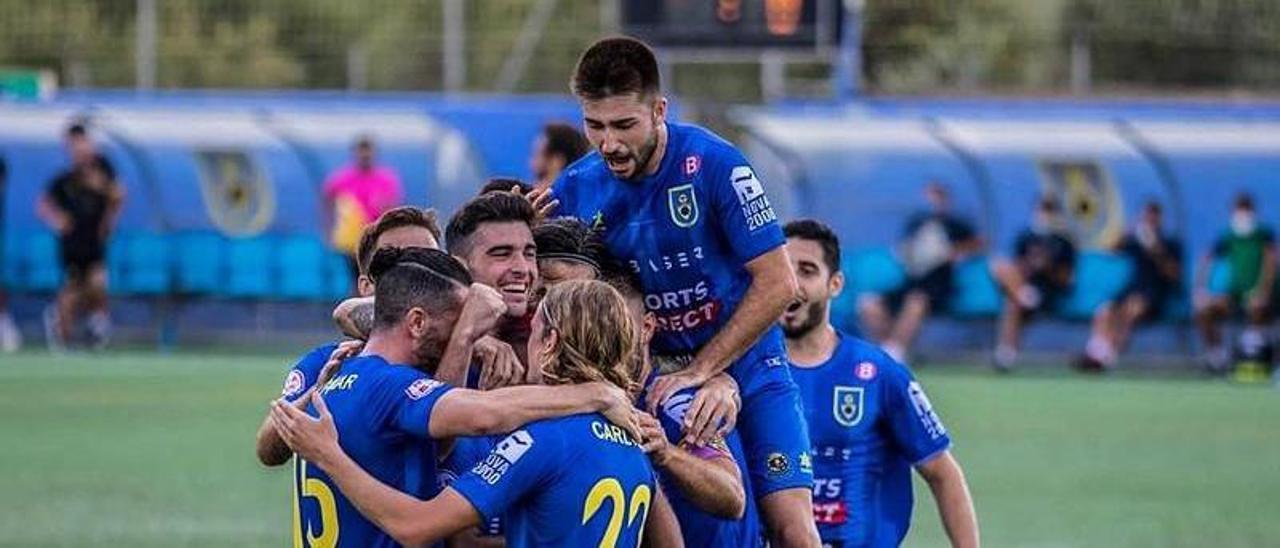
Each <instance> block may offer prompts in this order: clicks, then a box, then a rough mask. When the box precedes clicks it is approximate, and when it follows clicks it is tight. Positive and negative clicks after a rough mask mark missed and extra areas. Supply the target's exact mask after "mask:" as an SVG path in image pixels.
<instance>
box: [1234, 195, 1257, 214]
mask: <svg viewBox="0 0 1280 548" xmlns="http://www.w3.org/2000/svg"><path fill="white" fill-rule="evenodd" d="M1235 209H1247V210H1249V211H1254V207H1253V196H1250V195H1249V193H1248V192H1241V193H1239V194H1236V202H1235Z"/></svg>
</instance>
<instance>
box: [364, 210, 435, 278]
mask: <svg viewBox="0 0 1280 548" xmlns="http://www.w3.org/2000/svg"><path fill="white" fill-rule="evenodd" d="M406 226H417V227H422V228H425V229H427V231H428V232H430V233H431V236H432V237H433V238H435V239H436V241H437V242H439V241H440V223H439V221H438V220H436V211H435V210H434V209H422V208H419V207H414V206H400V207H397V208H392V209H388V210H387V211H386V212H384V213H383V214H382V215H380V216H378V220H376V221H374V222H373V224H371V225H369V226H367V227H365V229H364V232H363V233H361V234H360V243H359V245H357V246H356V266H357V267H359V268H360V271H361V272H364V273H366V274H368V273H369V262H370V261H371V260H372V259H373V255H374V251H377V247H378V238H381V237H382V235H383V234H385V233H387V232H389V231H391V230H394V229H397V228H402V227H406Z"/></svg>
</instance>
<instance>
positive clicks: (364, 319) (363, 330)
mask: <svg viewBox="0 0 1280 548" xmlns="http://www.w3.org/2000/svg"><path fill="white" fill-rule="evenodd" d="M351 327H352V328H354V329H355V330H356V332H358V333H359V334H360V336H361V337H362V338H366V339H367V338H369V333H370V332H372V331H373V303H371V302H369V303H360V304H359V305H358V306H356V307H355V308H354V309H352V310H351Z"/></svg>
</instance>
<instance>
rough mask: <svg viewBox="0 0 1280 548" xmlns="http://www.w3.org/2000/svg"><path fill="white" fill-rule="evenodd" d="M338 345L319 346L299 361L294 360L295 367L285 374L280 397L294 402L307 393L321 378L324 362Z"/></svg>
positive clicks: (326, 361)
mask: <svg viewBox="0 0 1280 548" xmlns="http://www.w3.org/2000/svg"><path fill="white" fill-rule="evenodd" d="M337 347H338V345H337V344H332V343H330V344H326V345H322V346H318V347H316V348H315V349H314V350H312V351H310V352H307V353H306V354H303V355H302V357H300V358H298V361H296V362H294V364H293V367H291V368H289V372H288V373H287V374H285V377H284V387H283V388H282V389H281V391H280V397H282V398H284V399H285V401H290V402H292V401H294V400H297V399H298V397H299V396H301V395H303V394H305V393H306V392H307V390H308V389H309V388H311V386H312V385H314V384H315V383H316V380H317V379H319V378H320V370H321V369H324V364H325V363H328V361H329V355H330V354H333V350H334V349H335V348H337Z"/></svg>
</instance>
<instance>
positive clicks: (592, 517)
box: [272, 280, 678, 547]
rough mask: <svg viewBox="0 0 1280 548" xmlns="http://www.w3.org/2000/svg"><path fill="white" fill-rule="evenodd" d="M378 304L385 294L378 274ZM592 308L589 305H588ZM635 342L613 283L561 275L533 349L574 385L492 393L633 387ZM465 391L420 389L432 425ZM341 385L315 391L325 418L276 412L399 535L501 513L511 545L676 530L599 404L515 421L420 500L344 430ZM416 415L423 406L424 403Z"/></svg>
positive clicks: (432, 536)
mask: <svg viewBox="0 0 1280 548" xmlns="http://www.w3.org/2000/svg"><path fill="white" fill-rule="evenodd" d="M377 305H378V306H379V308H381V307H382V306H383V301H382V291H381V286H379V298H378V301H377ZM584 310H590V311H592V314H590V315H587V314H582V313H581V311H584ZM379 317H382V315H381V314H379ZM372 344H373V341H370V345H372ZM635 344H636V343H635V337H634V330H633V327H632V325H631V320H630V318H629V316H628V314H627V310H626V305H625V304H624V303H623V301H622V297H621V296H620V295H618V292H617V291H615V290H613V289H612V288H611V287H609V286H608V285H607V284H604V283H603V282H598V281H594V280H575V281H570V282H565V283H563V284H561V285H559V286H556V287H554V288H552V289H551V290H550V291H548V293H547V296H546V298H545V299H544V300H543V301H542V303H541V304H540V305H539V307H538V310H537V313H536V314H535V315H534V318H533V326H532V336H531V337H530V340H529V349H528V350H529V355H530V356H532V357H534V358H535V359H536V360H537V363H539V364H540V365H541V366H542V370H543V372H544V373H545V374H546V375H547V376H548V378H549V379H553V380H554V381H555V382H557V383H559V384H562V385H568V386H560V387H557V388H554V389H549V388H540V387H517V388H506V389H502V390H496V391H493V392H488V393H487V394H498V393H500V392H508V393H511V391H516V390H525V391H530V390H531V391H534V392H540V393H545V394H549V393H551V391H552V390H567V389H573V388H580V387H581V386H582V385H583V383H587V384H597V383H598V382H599V381H604V382H606V383H609V384H611V385H612V386H614V387H615V389H617V388H623V389H630V388H632V386H633V384H634V381H632V379H631V378H630V376H629V372H628V371H627V367H626V366H627V363H628V361H627V360H628V357H629V356H631V355H632V353H633V352H634V350H635ZM340 378H341V377H338V378H335V381H337V380H339V379H340ZM459 392H460V391H459V390H448V389H447V388H444V387H431V388H429V389H427V390H426V391H425V394H424V395H423V397H422V400H424V401H426V400H433V401H434V402H435V404H434V405H435V410H434V411H432V412H430V413H429V414H428V416H429V424H430V427H431V428H432V429H433V430H434V429H435V428H436V425H437V422H440V423H441V424H442V425H443V423H444V421H443V420H440V419H438V417H440V416H441V414H442V413H443V412H445V409H446V408H447V406H448V404H449V403H450V398H451V397H456V396H454V394H457V393H459ZM342 395H343V393H342V392H336V391H330V392H329V393H328V394H327V395H326V396H325V398H320V397H315V398H313V400H314V401H315V403H316V406H317V407H318V408H319V411H320V420H319V421H316V420H313V419H311V418H309V417H307V416H305V415H303V414H302V413H300V412H298V411H297V410H295V409H293V408H292V407H290V406H287V405H277V406H275V407H274V408H273V409H272V418H273V420H274V421H276V425H277V427H278V428H279V429H280V430H281V432H283V433H284V436H285V439H286V440H288V441H289V443H290V445H291V446H292V447H293V448H294V449H295V450H297V451H298V452H299V454H301V455H304V456H306V457H307V459H308V460H309V461H310V462H313V463H315V464H317V465H318V466H319V467H320V468H321V469H323V470H324V471H325V472H327V474H328V476H327V477H328V478H329V479H330V480H331V481H332V482H333V483H335V484H336V485H337V486H338V487H339V488H340V489H341V491H342V493H343V495H345V498H347V499H349V500H351V501H352V502H353V503H354V504H355V505H356V506H357V507H358V508H359V509H360V511H361V512H362V513H364V515H366V516H367V517H368V518H369V519H370V520H372V521H373V522H374V523H376V524H377V526H378V527H380V528H382V529H383V530H384V531H387V532H388V533H390V535H391V536H392V537H393V538H395V540H396V541H398V542H400V543H402V544H405V545H411V546H417V545H421V544H427V543H431V542H436V541H439V540H441V539H444V538H446V537H448V536H449V535H452V534H454V533H456V532H458V531H460V530H462V529H464V528H467V527H471V526H474V525H476V524H478V523H480V521H481V520H482V519H485V518H490V517H493V516H496V515H500V514H504V513H505V514H506V516H507V518H508V520H509V521H508V523H507V542H508V544H509V545H511V546H596V545H598V546H609V547H612V546H627V547H632V546H640V539H641V536H642V535H643V534H645V532H646V531H648V532H649V533H650V538H649V541H650V543H651V544H652V543H653V542H654V541H660V542H658V544H659V545H663V544H666V541H668V540H669V539H670V534H671V533H672V530H671V529H670V528H671V526H672V525H673V521H672V520H671V519H670V514H669V510H668V512H666V513H664V514H663V516H665V519H650V513H651V509H656V508H658V507H662V504H663V503H662V501H663V499H662V497H661V494H660V493H655V492H654V490H655V489H656V488H657V485H656V483H655V480H654V472H653V468H652V467H651V466H650V465H649V461H648V459H647V458H646V457H645V455H644V453H643V451H642V450H641V449H640V445H639V443H638V442H637V441H636V438H634V437H632V436H631V435H629V434H628V433H627V432H626V431H624V430H622V429H621V428H617V427H615V426H612V425H611V424H609V421H608V420H607V419H606V418H605V417H604V416H602V415H599V414H595V413H591V414H582V415H576V416H571V417H563V418H559V419H551V420H544V421H541V422H536V423H533V424H529V425H528V426H526V427H525V428H523V429H521V430H517V431H515V432H512V433H511V435H509V436H507V438H506V439H504V440H503V441H502V442H501V443H499V444H498V445H497V447H495V448H494V450H493V451H492V452H491V453H490V454H489V455H488V456H487V457H486V458H485V460H484V461H482V462H480V463H479V464H477V465H476V466H475V467H474V468H472V470H471V471H470V472H468V473H467V474H466V475H464V476H462V477H461V478H459V479H458V480H457V481H456V482H455V483H454V484H453V485H452V486H450V487H446V488H445V489H444V490H443V492H442V493H440V495H439V496H437V497H435V498H432V499H430V500H419V499H420V498H421V494H420V493H414V492H410V491H406V490H404V489H401V488H399V486H397V485H395V483H394V482H389V481H388V480H387V479H385V478H382V477H379V476H378V474H377V473H376V472H375V473H370V471H366V469H367V468H368V467H367V465H366V466H364V467H362V465H361V464H360V463H358V462H357V461H356V460H353V458H352V456H357V453H356V452H355V451H354V450H353V449H354V448H355V447H354V444H353V443H352V442H350V441H348V436H350V435H352V434H351V433H350V432H348V431H347V430H346V429H344V426H343V416H342V415H341V414H339V412H340V411H341V410H342V407H341V405H342V402H341V400H340V398H341V397H342ZM512 395H514V394H512ZM504 397H505V396H504ZM326 400H328V402H327V403H326ZM420 405H421V404H420ZM428 405H429V404H428ZM428 405H421V406H422V407H427V406H428ZM326 406H328V407H329V408H330V409H332V411H333V415H330V414H329V413H328V412H327V411H326V409H325V408H326ZM490 412H491V411H490ZM417 416H418V417H419V418H421V417H422V413H418V414H417ZM417 423H419V424H427V422H426V421H417ZM335 426H336V428H335ZM339 440H341V446H340V445H339ZM344 451H346V452H347V454H344ZM348 455H352V456H348ZM357 458H358V457H357ZM388 484H390V485H388ZM653 517H654V518H658V517H662V516H658V515H655V516H653ZM646 525H648V526H649V527H648V528H647V527H646ZM653 533H657V535H656V537H657V538H655V536H654V535H653ZM677 542H678V540H677Z"/></svg>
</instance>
